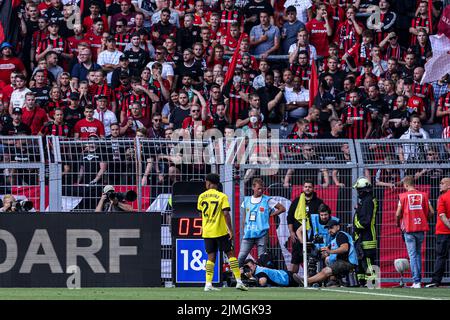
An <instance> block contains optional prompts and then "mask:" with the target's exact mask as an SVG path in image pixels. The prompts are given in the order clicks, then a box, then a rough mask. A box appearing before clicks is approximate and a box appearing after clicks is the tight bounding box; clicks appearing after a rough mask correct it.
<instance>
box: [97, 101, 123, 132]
mask: <svg viewBox="0 0 450 320" xmlns="http://www.w3.org/2000/svg"><path fill="white" fill-rule="evenodd" d="M96 104H97V109H96V110H95V111H94V118H95V119H97V120H99V121H101V122H102V123H103V126H104V127H105V136H106V137H109V136H110V135H111V125H112V124H113V123H117V117H116V115H115V114H114V112H112V111H111V110H108V108H107V104H108V98H107V97H106V96H104V95H99V96H97V99H96Z"/></svg>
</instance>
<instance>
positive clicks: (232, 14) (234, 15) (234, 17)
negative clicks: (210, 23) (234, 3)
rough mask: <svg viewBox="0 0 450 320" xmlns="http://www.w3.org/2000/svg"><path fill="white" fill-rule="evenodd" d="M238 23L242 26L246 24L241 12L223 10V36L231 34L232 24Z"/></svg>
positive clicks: (221, 20)
mask: <svg viewBox="0 0 450 320" xmlns="http://www.w3.org/2000/svg"><path fill="white" fill-rule="evenodd" d="M234 22H237V23H239V25H240V26H242V24H243V23H244V16H243V15H242V13H241V12H240V11H239V10H231V11H228V10H222V14H221V16H220V29H222V30H223V32H222V34H224V35H228V34H229V33H230V27H231V24H232V23H234Z"/></svg>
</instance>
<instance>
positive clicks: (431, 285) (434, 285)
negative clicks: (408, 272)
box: [425, 282, 439, 288]
mask: <svg viewBox="0 0 450 320" xmlns="http://www.w3.org/2000/svg"><path fill="white" fill-rule="evenodd" d="M437 287H439V283H437V282H432V283H430V284H427V285H426V286H425V288H437Z"/></svg>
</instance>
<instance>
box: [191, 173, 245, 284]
mask: <svg viewBox="0 0 450 320" xmlns="http://www.w3.org/2000/svg"><path fill="white" fill-rule="evenodd" d="M205 180H206V191H205V192H203V193H202V194H201V195H200V196H199V197H198V201H197V210H198V211H200V212H201V214H202V237H203V238H204V239H205V250H206V253H207V254H208V261H207V262H206V284H205V291H214V290H219V289H217V288H214V287H213V285H212V279H213V276H214V264H215V261H216V252H217V250H219V251H220V252H225V254H226V255H227V256H228V260H229V261H230V267H231V270H233V274H234V276H235V278H236V281H237V284H236V288H237V289H239V290H242V291H247V290H248V288H247V287H246V286H245V285H244V284H243V283H242V281H241V272H240V270H239V264H238V261H237V259H236V257H235V255H234V253H233V248H232V239H233V231H232V230H233V229H232V227H231V216H230V204H229V203H228V197H227V195H226V194H224V193H222V192H220V191H218V189H219V184H220V177H219V176H218V175H217V174H214V173H210V174H208V175H207V176H206V179H205Z"/></svg>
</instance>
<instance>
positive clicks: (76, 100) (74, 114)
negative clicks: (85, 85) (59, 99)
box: [64, 92, 84, 134]
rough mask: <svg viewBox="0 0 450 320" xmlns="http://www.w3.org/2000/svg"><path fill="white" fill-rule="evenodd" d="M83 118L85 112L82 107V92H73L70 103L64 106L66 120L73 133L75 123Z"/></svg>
mask: <svg viewBox="0 0 450 320" xmlns="http://www.w3.org/2000/svg"><path fill="white" fill-rule="evenodd" d="M82 118H84V112H83V109H82V108H81V107H80V94H79V93H78V92H72V93H71V94H70V96H69V105H68V106H67V108H64V121H65V122H67V125H68V126H69V129H70V133H71V134H72V131H73V128H74V127H75V124H76V123H77V122H78V121H79V120H81V119H82Z"/></svg>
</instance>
